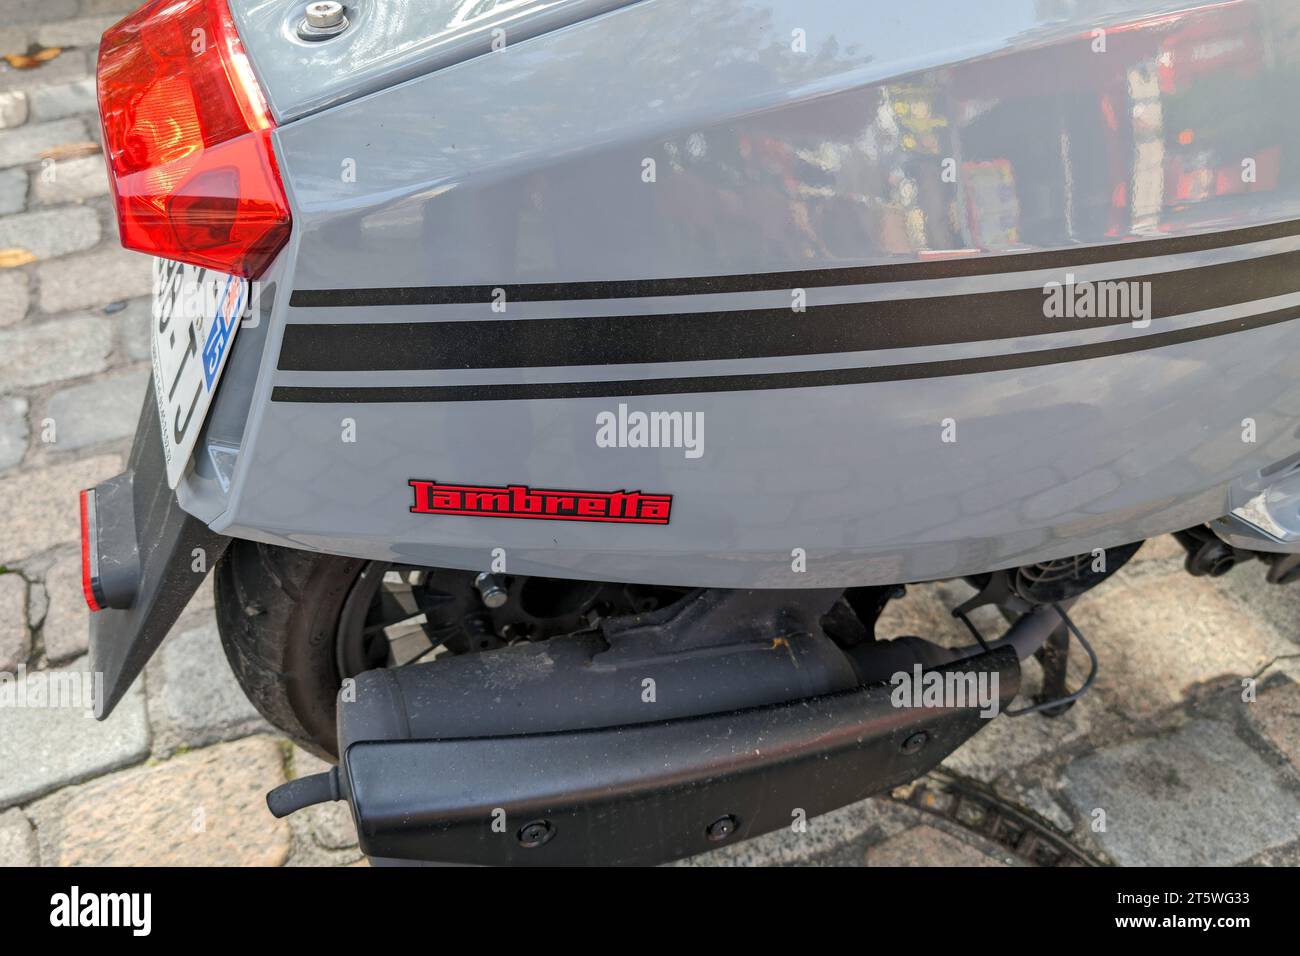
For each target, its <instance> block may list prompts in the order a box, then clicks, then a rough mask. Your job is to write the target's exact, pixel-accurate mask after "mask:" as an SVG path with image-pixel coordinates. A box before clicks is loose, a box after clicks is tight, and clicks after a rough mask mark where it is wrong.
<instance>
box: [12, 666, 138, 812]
mask: <svg viewBox="0 0 1300 956" xmlns="http://www.w3.org/2000/svg"><path fill="white" fill-rule="evenodd" d="M86 666H87V665H86V661H85V660H84V659H82V660H80V661H77V662H76V663H75V664H73V665H70V666H69V667H65V668H58V669H56V670H54V671H41V672H36V671H33V672H31V673H28V674H27V675H25V679H24V681H23V682H22V683H23V685H24V691H23V693H24V695H25V697H26V705H25V706H18V704H17V703H16V702H10V699H9V698H17V697H18V696H19V691H18V689H17V688H18V682H17V681H15V680H14V679H13V678H10V679H9V680H7V681H5V683H4V684H0V695H3V696H0V767H3V768H4V771H3V773H0V808H2V807H8V806H12V805H14V804H17V803H23V802H25V801H27V800H31V799H33V798H34V797H39V796H41V795H42V794H45V793H49V792H50V791H52V790H55V789H57V788H59V787H62V786H66V785H68V784H71V783H78V782H80V781H82V780H88V779H90V778H91V777H95V776H98V775H99V774H102V773H107V772H108V771H110V770H116V769H118V768H119V767H125V766H128V765H129V764H133V763H138V762H139V761H141V760H143V759H144V758H145V757H146V756H147V755H148V753H149V727H148V723H147V722H146V720H145V704H144V692H143V690H142V688H141V687H140V685H139V683H137V684H136V685H135V686H134V687H132V688H131V690H129V691H127V693H126V696H125V697H123V699H122V702H121V703H120V704H118V706H117V709H116V710H114V711H113V713H112V715H111V716H110V717H109V718H108V719H107V720H104V721H97V720H95V719H94V718H93V717H92V716H91V715H90V714H89V712H88V711H87V710H86V709H85V708H84V707H83V706H81V705H80V702H81V698H80V697H77V698H76V700H77V706H51V705H50V703H49V702H50V701H51V700H55V699H59V700H61V701H62V702H66V701H67V697H66V696H63V697H60V694H61V693H66V691H59V690H57V689H56V687H55V686H54V684H53V683H52V681H51V678H50V677H49V675H50V674H57V675H67V676H70V677H72V679H73V680H75V681H76V686H77V687H82V686H84V684H85V682H86V681H87V680H88V679H89V677H88V675H89V672H88V671H87V670H86ZM65 679H66V678H65V676H60V677H58V678H56V680H58V681H64V680H65ZM62 687H63V688H65V689H66V688H67V687H68V684H66V683H65V684H62Z"/></svg>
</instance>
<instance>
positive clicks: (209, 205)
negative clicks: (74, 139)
mask: <svg viewBox="0 0 1300 956" xmlns="http://www.w3.org/2000/svg"><path fill="white" fill-rule="evenodd" d="M98 81H99V113H100V119H101V122H102V123H103V126H104V152H105V154H106V156H107V158H108V167H109V172H110V173H111V176H110V179H111V181H112V186H113V199H114V201H115V202H116V204H117V221H118V227H119V232H120V234H121V239H122V245H124V246H126V247H127V248H129V249H138V250H140V251H141V252H150V253H153V254H154V255H158V256H163V257H164V258H167V259H178V260H180V261H181V262H189V263H192V264H194V265H199V266H207V267H209V268H212V269H216V270H219V271H221V272H229V273H232V274H234V275H239V276H244V277H246V278H255V277H256V276H258V275H259V274H261V272H262V271H263V270H265V268H266V267H267V265H269V264H270V262H271V260H272V259H274V258H275V255H276V253H277V252H279V251H280V248H281V246H283V245H284V243H285V240H286V239H288V238H289V222H290V218H289V203H288V200H287V199H286V198H285V193H284V187H283V185H282V184H281V182H280V173H279V170H278V169H277V167H276V163H275V154H274V153H273V152H272V150H271V129H272V127H273V126H274V125H275V124H274V123H273V122H272V120H271V115H270V112H269V110H268V109H267V106H266V101H265V100H264V99H263V97H262V92H261V90H260V89H259V88H258V86H257V80H256V79H255V78H254V76H253V71H252V67H251V66H250V65H249V62H248V58H247V57H246V56H245V55H244V47H243V44H242V43H241V42H240V39H239V34H238V33H237V32H236V31H235V23H234V20H233V19H232V18H231V16H230V9H229V8H228V7H227V5H226V0H154V2H152V3H149V4H147V5H145V6H143V7H141V8H140V9H139V10H137V11H136V12H135V13H133V14H131V15H130V16H129V17H127V18H126V19H124V20H121V21H120V22H118V23H117V24H116V25H115V26H113V27H111V28H109V30H108V31H107V32H106V33H105V34H104V38H103V40H102V41H100V44H99V69H98Z"/></svg>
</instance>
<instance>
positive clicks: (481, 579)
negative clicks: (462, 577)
mask: <svg viewBox="0 0 1300 956" xmlns="http://www.w3.org/2000/svg"><path fill="white" fill-rule="evenodd" d="M474 587H476V588H478V593H479V596H480V597H481V598H482V599H483V606H484V607H487V608H491V609H493V610H495V609H496V608H499V607H505V604H506V602H507V601H509V600H510V592H509V591H507V590H506V589H505V587H503V585H502V581H501V579H500V577H499V576H498V575H495V574H487V573H486V572H484V573H483V574H480V575H479V576H478V577H476V578H475V579H474Z"/></svg>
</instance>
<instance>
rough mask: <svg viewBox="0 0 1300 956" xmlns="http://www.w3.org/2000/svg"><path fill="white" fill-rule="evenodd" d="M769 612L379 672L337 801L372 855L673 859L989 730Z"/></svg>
mask: <svg viewBox="0 0 1300 956" xmlns="http://www.w3.org/2000/svg"><path fill="white" fill-rule="evenodd" d="M736 593H737V592H732V594H733V595H734V594H736ZM807 593H808V594H809V595H810V598H811V596H812V595H813V594H815V593H816V592H807ZM749 594H750V595H761V592H749ZM785 600H787V601H788V600H789V596H788V594H787V595H786V597H785ZM729 603H731V606H730V607H728V604H729ZM813 603H814V604H815V603H816V601H815V600H813ZM770 610H772V612H773V613H772V614H770V615H766V617H768V620H766V621H762V622H760V621H755V622H754V628H753V632H752V634H751V635H750V636H749V637H748V638H746V637H745V636H744V635H743V634H742V635H741V636H740V637H737V636H736V630H735V628H734V624H735V622H734V620H733V621H732V625H733V627H732V628H730V629H729V630H730V636H729V637H728V638H726V639H720V640H719V641H718V642H716V643H713V644H709V643H708V642H705V643H704V644H703V646H701V645H700V642H699V641H698V637H697V638H696V639H695V640H694V641H692V643H691V646H689V647H686V646H679V643H678V642H679V638H680V634H679V632H678V631H677V629H676V628H674V627H673V625H672V623H671V622H669V623H668V624H667V625H665V624H664V622H662V621H660V622H657V623H656V622H653V621H652V622H650V623H649V624H648V625H645V626H637V627H633V628H626V629H623V631H622V632H620V633H616V634H614V635H613V637H612V638H611V640H610V642H609V645H608V646H607V645H606V644H605V642H604V641H603V640H602V639H601V638H600V637H599V636H597V635H589V636H585V637H573V638H560V639H552V640H550V641H547V642H545V643H543V644H537V645H524V646H519V647H511V648H507V649H504V650H501V651H493V652H490V653H485V654H479V655H470V656H465V657H459V658H453V659H451V660H446V661H438V662H434V663H431V664H427V665H416V666H413V667H405V668H397V669H392V670H377V671H369V672H367V673H364V674H362V675H360V676H359V677H358V678H357V679H356V682H355V685H354V686H352V687H350V688H349V687H345V688H344V690H343V691H342V693H341V697H340V709H339V753H340V754H341V755H342V760H341V763H340V767H339V775H338V778H337V779H336V780H335V779H332V780H331V782H330V787H331V788H333V789H332V792H331V793H330V794H329V796H333V797H335V798H343V799H348V800H349V802H350V803H351V804H352V810H353V815H354V818H355V820H356V823H357V831H358V835H359V838H360V844H361V849H362V850H363V851H364V852H365V853H366V854H367V855H369V856H370V857H371V858H372V859H377V858H384V859H387V860H393V861H439V862H446V863H480V864H482V863H486V864H502V865H505V864H511V865H520V864H551V865H555V864H560V865H568V864H599V865H610V864H650V863H659V862H664V861H667V860H672V859H676V858H679V857H684V856H689V855H692V854H695V853H699V852H702V851H705V850H709V849H713V848H715V847H717V846H720V845H723V844H726V843H732V842H735V841H737V840H740V839H744V838H746V837H750V836H755V835H757V834H760V833H766V832H769V831H772V830H775V829H778V828H781V827H785V826H790V825H791V824H792V823H794V822H796V821H798V820H800V819H804V818H811V817H813V816H816V815H817V814H820V813H824V812H826V811H828V810H832V809H834V808H836V807H840V806H843V805H845V804H848V803H852V802H854V801H856V800H859V799H862V798H864V797H867V796H871V795H872V794H876V793H881V792H883V791H886V790H889V789H891V788H892V787H895V786H898V785H900V784H902V783H906V782H907V781H909V780H912V779H914V778H915V777H917V776H920V775H922V774H924V773H925V772H927V771H928V770H930V769H931V768H932V767H934V766H935V765H936V764H937V763H938V762H939V761H940V760H942V759H943V758H944V757H945V756H947V755H948V754H949V753H951V752H952V751H953V750H954V749H956V748H957V747H958V746H959V745H960V744H961V743H962V742H964V741H965V740H967V739H968V738H969V737H971V736H972V735H973V734H974V733H975V732H976V731H977V730H979V729H980V727H981V726H982V725H983V723H984V722H985V720H986V718H985V717H981V716H980V710H979V707H978V705H977V704H976V702H975V701H974V700H972V701H971V702H970V706H968V707H951V708H920V707H917V708H911V707H897V706H895V705H894V702H893V700H892V699H891V697H892V688H891V687H890V686H889V685H887V684H878V685H874V686H866V687H861V686H858V685H857V681H856V678H855V676H854V673H853V669H852V667H851V665H849V664H848V662H847V659H846V658H845V657H844V655H843V654H842V652H840V651H839V649H838V648H837V647H836V646H835V645H834V643H833V642H831V641H830V640H829V638H827V637H826V636H825V635H824V634H822V633H821V632H820V629H819V628H818V627H817V626H816V624H815V620H816V618H815V615H812V614H809V615H798V614H796V615H795V617H796V618H798V617H800V616H804V617H808V616H811V617H812V620H811V621H809V620H806V619H805V620H791V619H790V615H789V612H788V609H786V610H781V611H777V610H776V609H775V608H773V609H770ZM806 610H807V609H806ZM725 611H733V612H734V602H729V600H728V598H727V597H726V596H721V597H720V596H719V593H718V592H702V593H701V594H700V595H699V596H698V598H697V601H696V602H695V603H694V604H693V606H692V607H688V609H687V616H688V617H689V616H691V615H692V614H693V615H694V617H695V620H691V621H689V622H685V623H687V624H689V627H688V630H689V631H691V632H694V633H695V634H696V635H698V634H699V633H700V628H701V626H703V627H704V629H705V630H707V629H708V624H709V620H710V618H711V617H712V616H715V615H720V614H722V613H723V612H725ZM678 616H681V615H680V614H679V615H678ZM759 616H760V617H763V616H765V615H759ZM678 623H683V622H678ZM774 623H775V624H776V625H777V627H776V630H775V631H773V630H772V626H773V624H774ZM762 632H765V633H766V634H767V635H768V636H766V637H759V636H758V635H759V634H760V633H762ZM773 633H776V634H778V635H780V636H777V637H775V638H773V637H772V636H771V635H772V634H773ZM607 636H609V635H608V632H607ZM950 667H951V668H952V669H954V670H959V671H960V672H961V674H962V675H963V678H964V679H966V680H969V679H971V675H974V679H976V680H985V681H990V682H991V680H992V678H993V675H997V677H996V679H997V683H996V684H991V683H990V684H986V685H982V686H993V687H996V688H997V690H998V692H999V693H998V697H999V701H1000V703H1001V704H1005V703H1007V702H1009V701H1010V699H1011V698H1012V697H1013V696H1014V695H1015V693H1016V690H1017V689H1018V686H1019V675H1020V672H1019V664H1018V661H1017V659H1016V655H1015V653H1014V652H1013V651H1012V650H1011V649H1010V648H1003V649H999V650H994V651H992V652H990V653H985V654H981V655H978V656H975V657H972V658H967V659H964V660H962V661H961V662H959V663H958V664H954V665H950ZM945 670H946V669H945V668H938V669H937V671H938V672H939V673H944V672H945ZM980 675H986V676H984V677H982V678H981V677H980ZM290 786H292V785H290ZM273 796H274V795H273ZM326 798H328V797H326V796H324V795H321V796H317V797H316V798H315V799H326ZM274 805H275V804H274V803H273V806H274ZM290 809H292V807H289V806H284V812H288V810H290Z"/></svg>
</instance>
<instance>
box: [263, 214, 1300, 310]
mask: <svg viewBox="0 0 1300 956" xmlns="http://www.w3.org/2000/svg"><path fill="white" fill-rule="evenodd" d="M1295 235H1300V220H1290V221H1287V222H1276V223H1270V224H1268V225H1264V226H1250V227H1248V228H1245V229H1232V230H1228V231H1225V232H1209V233H1203V234H1200V235H1194V236H1176V237H1173V238H1169V239H1138V240H1132V241H1129V242H1118V243H1109V244H1106V245H1099V246H1080V247H1078V248H1073V249H1056V250H1052V251H1049V252H1022V253H1011V254H1007V255H982V256H975V257H971V258H949V259H934V260H930V261H928V262H900V263H897V264H893V265H879V266H851V267H846V268H833V269H807V270H795V271H791V272H759V273H746V274H743V275H726V276H687V277H682V278H673V279H621V280H612V281H603V282H535V283H524V284H517V285H502V286H492V285H464V286H408V287H401V286H399V287H391V288H372V289H295V290H294V291H293V294H292V295H290V296H289V305H290V306H293V307H296V308H313V309H330V308H344V307H349V306H386V305H466V304H470V303H475V302H480V303H481V302H491V301H492V296H493V292H494V290H495V289H498V288H500V289H504V290H505V294H506V298H507V300H508V301H510V302H557V301H571V300H576V299H632V298H642V297H645V296H660V295H663V296H672V295H699V294H702V293H711V292H765V291H772V290H776V289H814V288H819V287H822V286H836V285H872V284H875V283H878V282H908V281H913V280H920V279H946V278H956V277H963V276H983V275H994V274H996V273H999V272H1025V271H1029V270H1032V269H1070V268H1075V267H1077V266H1085V265H1094V264H1096V263H1100V262H1117V261H1121V260H1126V259H1145V258H1148V257H1150V256H1171V255H1178V254H1181V253H1186V252H1201V251H1204V250H1207V249H1221V248H1223V247H1225V246H1239V245H1243V244H1245V243H1248V242H1263V241H1265V240H1269V239H1282V238H1286V237H1288V236H1295Z"/></svg>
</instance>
